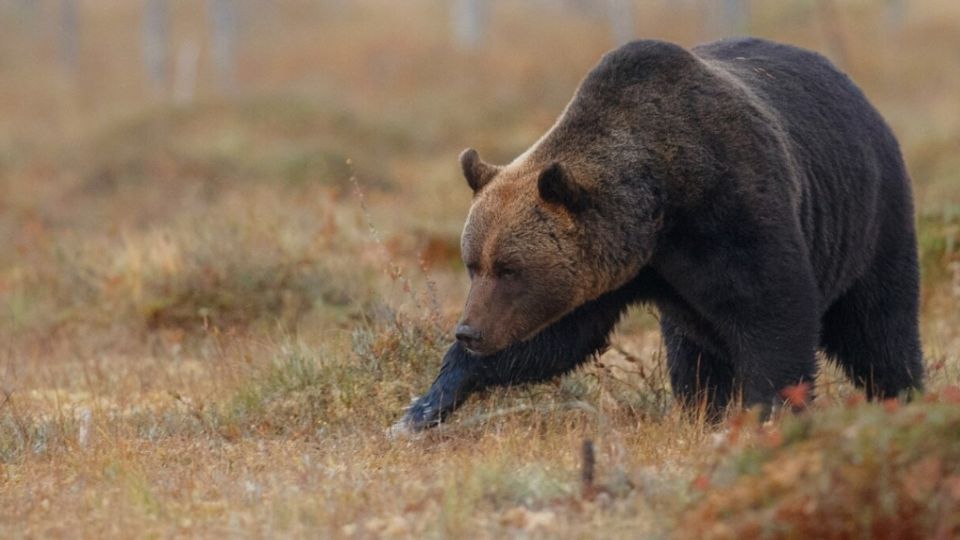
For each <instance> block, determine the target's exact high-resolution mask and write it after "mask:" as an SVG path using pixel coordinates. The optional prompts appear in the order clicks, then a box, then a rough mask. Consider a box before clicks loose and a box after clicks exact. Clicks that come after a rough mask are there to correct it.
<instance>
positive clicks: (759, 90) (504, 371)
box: [398, 39, 923, 430]
mask: <svg viewBox="0 0 960 540" xmlns="http://www.w3.org/2000/svg"><path fill="white" fill-rule="evenodd" d="M461 165H462V167H463V172H464V176H465V177H466V179H467V182H468V184H469V185H470V187H471V188H472V189H473V191H474V202H473V205H472V207H471V209H470V214H469V216H468V218H467V222H466V225H465V227H464V232H463V237H462V245H461V249H462V253H463V257H464V262H465V263H466V265H467V268H468V269H469V271H470V274H471V289H470V293H469V295H468V299H467V303H466V307H465V309H464V316H463V319H462V320H461V322H460V324H459V325H458V326H457V331H456V333H457V338H458V341H457V343H455V344H454V345H453V346H452V347H451V348H450V349H449V351H448V352H447V353H446V355H445V357H444V360H443V365H442V367H441V369H440V374H439V375H438V376H437V379H436V381H435V382H434V384H433V386H432V387H431V388H430V390H429V391H428V392H427V393H426V394H425V395H424V396H422V397H421V398H419V399H418V400H417V401H416V402H415V403H414V404H413V405H412V406H411V407H410V408H409V409H408V410H407V413H406V415H405V417H404V419H403V420H401V422H400V423H399V424H398V427H400V428H404V429H414V430H416V429H421V428H424V427H426V426H429V425H431V424H435V423H437V422H439V421H441V420H442V418H443V417H444V416H445V415H446V414H448V413H449V412H451V411H452V410H453V409H454V408H456V407H457V406H458V405H459V404H460V403H462V402H463V400H464V399H465V398H466V397H467V396H468V395H469V394H471V393H472V392H474V391H477V390H479V389H482V388H484V387H488V386H492V385H513V384H520V383H527V382H536V381H544V380H547V379H550V378H553V377H556V376H558V375H561V374H563V373H567V372H569V371H571V370H572V369H574V368H576V367H577V366H579V365H581V364H582V363H583V362H584V361H586V360H587V359H589V358H591V357H592V356H594V355H596V354H598V353H599V352H602V351H603V349H604V348H605V347H606V345H607V339H608V335H609V334H610V332H611V330H612V329H613V327H614V325H615V324H616V323H617V321H618V319H619V318H620V316H621V314H622V313H623V312H624V311H625V310H626V308H627V307H628V306H630V305H631V304H634V303H638V302H649V303H652V304H653V305H655V306H656V307H657V309H658V310H659V312H660V321H661V329H662V334H663V339H664V342H665V344H666V349H667V363H668V367H669V373H670V381H671V384H672V387H673V390H674V393H675V394H676V395H677V397H678V398H679V400H680V401H681V402H682V403H684V404H686V405H697V404H701V403H706V404H707V406H708V409H709V411H711V413H712V414H718V413H719V412H721V411H722V410H723V409H724V408H726V407H727V405H728V404H730V403H732V402H734V401H737V402H740V403H743V404H744V405H748V406H749V405H756V404H760V405H762V406H764V407H769V406H771V405H773V404H774V403H775V402H776V401H777V400H778V399H779V397H778V396H779V395H780V392H781V390H782V389H784V388H785V387H788V386H791V385H796V384H798V383H811V382H812V381H813V379H814V376H815V370H816V360H815V352H816V350H817V349H818V348H820V349H821V350H823V351H824V352H825V353H826V355H827V356H828V357H829V358H831V359H832V360H833V361H835V362H837V363H838V364H839V365H840V366H841V367H842V368H843V370H844V372H845V373H846V374H847V375H848V376H849V377H850V379H851V380H852V381H853V382H854V383H855V384H856V385H858V386H859V387H862V388H864V389H865V390H866V393H867V396H868V397H870V398H887V397H893V396H898V395H900V394H903V393H909V391H911V390H914V389H919V388H921V386H922V379H923V367H922V356H921V349H920V340H919V333H918V324H917V309H918V292H919V291H918V289H919V277H918V276H919V272H918V267H917V254H916V238H915V232H914V223H913V220H914V217H913V203H912V197H911V193H910V182H909V178H908V177H907V173H906V170H905V168H904V164H903V160H902V158H901V155H900V150H899V147H898V144H897V141H896V139H895V138H894V136H893V134H892V133H891V131H890V129H889V128H888V127H887V125H886V123H885V122H884V121H883V119H882V118H881V117H880V114H879V113H878V112H877V111H876V110H875V109H874V108H873V107H872V106H871V105H870V103H868V102H867V100H866V98H865V97H864V95H863V94H862V93H861V91H860V90H859V89H858V88H857V87H856V86H855V85H854V84H853V83H852V82H851V81H850V79H849V78H847V77H846V76H845V75H844V74H843V73H841V72H839V71H838V70H837V69H836V68H835V67H833V66H832V65H831V64H830V62H829V61H827V60H826V59H825V58H824V57H822V56H820V55H818V54H815V53H812V52H808V51H805V50H801V49H798V48H795V47H791V46H787V45H781V44H777V43H772V42H769V41H764V40H759V39H736V40H724V41H719V42H716V43H711V44H707V45H702V46H699V47H695V48H693V49H692V50H689V51H688V50H685V49H683V48H681V47H679V46H677V45H673V44H670V43H664V42H658V41H636V42H633V43H630V44H627V45H625V46H623V47H621V48H619V49H616V50H614V51H612V52H610V53H608V54H607V55H606V56H604V57H603V59H602V61H601V62H600V64H599V65H598V66H597V67H596V68H594V69H593V71H591V72H590V73H589V74H588V75H587V76H586V78H585V79H584V80H583V82H582V83H581V84H580V87H579V89H578V90H577V92H576V95H575V96H574V97H573V99H572V101H571V102H570V103H569V104H568V105H567V108H566V110H565V111H564V112H563V114H562V115H561V116H560V118H559V119H558V120H557V122H556V124H555V125H554V126H553V127H552V128H551V129H550V130H549V131H548V132H547V133H546V134H545V135H544V136H543V137H542V138H541V139H540V140H539V141H537V142H536V143H535V144H534V145H533V146H532V147H531V148H530V149H529V150H527V151H526V152H525V153H524V154H522V155H521V156H519V157H518V158H517V159H515V160H514V161H513V162H512V163H510V164H509V165H506V166H502V167H498V166H494V165H489V164H486V163H484V162H482V161H481V160H480V159H479V157H478V156H477V153H476V152H475V151H473V150H467V151H465V152H464V153H463V154H462V155H461Z"/></svg>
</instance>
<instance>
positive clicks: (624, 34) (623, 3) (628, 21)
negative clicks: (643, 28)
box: [607, 0, 636, 45]
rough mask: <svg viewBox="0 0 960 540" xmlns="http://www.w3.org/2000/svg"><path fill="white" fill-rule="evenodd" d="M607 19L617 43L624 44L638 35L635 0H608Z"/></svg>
mask: <svg viewBox="0 0 960 540" xmlns="http://www.w3.org/2000/svg"><path fill="white" fill-rule="evenodd" d="M607 19H608V20H609V21H610V34H611V37H612V38H613V41H614V43H615V44H616V45H623V44H624V43H626V42H628V41H631V40H633V39H634V38H635V37H636V29H635V27H634V21H635V18H634V5H633V0H607Z"/></svg>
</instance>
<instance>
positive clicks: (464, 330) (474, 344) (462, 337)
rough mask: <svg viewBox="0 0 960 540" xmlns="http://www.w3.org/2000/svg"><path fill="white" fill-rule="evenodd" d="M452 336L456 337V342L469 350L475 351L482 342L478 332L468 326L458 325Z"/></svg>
mask: <svg viewBox="0 0 960 540" xmlns="http://www.w3.org/2000/svg"><path fill="white" fill-rule="evenodd" d="M454 334H455V335H456V336H457V341H459V342H460V343H462V344H463V345H464V346H465V347H466V348H468V349H470V350H476V349H477V348H478V347H479V345H480V344H481V343H482V342H483V337H482V336H481V335H480V331H479V330H477V329H476V328H474V327H472V326H470V325H468V324H458V325H457V328H456V330H455V331H454Z"/></svg>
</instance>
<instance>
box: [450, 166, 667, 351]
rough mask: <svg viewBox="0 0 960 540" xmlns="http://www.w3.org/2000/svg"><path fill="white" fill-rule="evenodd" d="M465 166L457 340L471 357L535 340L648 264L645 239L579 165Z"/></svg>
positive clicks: (618, 206)
mask: <svg viewBox="0 0 960 540" xmlns="http://www.w3.org/2000/svg"><path fill="white" fill-rule="evenodd" d="M460 163H461V166H462V168H463V174H464V176H465V177H466V180H467V183H468V184H469V186H470V188H471V189H472V190H473V192H474V199H473V204H472V206H471V208H470V213H469V215H468V217H467V221H466V224H465V226H464V230H463V236H462V238H461V245H460V248H461V253H462V256H463V262H464V264H465V265H466V267H467V270H468V272H469V274H470V280H471V285H470V292H469V294H468V297H467V302H466V306H465V308H464V312H463V317H462V318H461V320H460V322H459V323H458V324H457V328H456V336H457V339H458V340H459V341H460V342H461V343H462V344H463V345H464V346H465V347H466V348H467V349H468V350H469V351H471V352H472V353H474V354H477V355H489V354H492V353H495V352H497V351H500V350H502V349H504V348H506V347H508V346H510V345H511V344H513V343H515V342H517V341H523V340H526V339H528V338H530V337H532V336H533V335H535V334H536V333H537V332H539V331H540V330H542V329H543V328H545V327H546V326H548V325H549V324H551V323H553V322H555V321H557V320H558V319H560V318H561V317H563V316H564V315H565V314H567V313H569V312H570V311H572V310H573V309H575V308H576V307H578V306H579V305H581V304H583V303H585V302H587V301H589V300H592V299H594V298H596V297H598V296H600V295H601V294H603V293H605V292H607V291H610V290H613V289H615V288H617V287H619V286H620V285H622V284H624V283H626V282H627V281H628V280H629V279H630V278H632V277H633V276H634V275H636V273H637V272H638V271H639V269H640V267H641V266H642V265H643V264H644V263H645V262H646V260H645V259H646V258H647V257H648V256H649V249H648V248H649V242H644V239H643V236H644V232H643V231H640V232H639V233H638V232H637V231H636V230H635V229H636V228H635V227H633V226H632V225H629V222H630V221H631V218H630V217H629V216H628V215H624V214H623V210H622V208H621V207H620V205H619V204H617V202H616V201H618V200H619V199H620V198H617V197H608V196H606V197H604V196H601V191H600V188H599V183H598V182H596V178H587V177H589V176H591V173H590V170H589V168H584V167H583V166H582V164H580V163H576V162H573V161H570V162H568V163H565V162H563V161H559V160H553V159H550V158H546V157H544V156H537V157H531V156H530V155H525V156H521V157H520V158H517V160H515V161H514V162H513V163H511V164H510V165H507V166H503V167H500V166H495V165H491V164H488V163H484V162H483V161H481V160H480V158H479V156H478V155H477V152H476V151H474V150H472V149H468V150H466V151H464V152H463V154H461V156H460ZM581 176H582V177H581ZM610 214H619V215H616V216H614V217H613V219H612V220H611V218H610ZM627 236H632V237H633V238H634V240H633V241H632V242H628V238H627ZM628 246H647V248H645V249H643V250H642V251H643V253H642V254H639V255H637V254H636V253H632V251H634V252H635V251H636V250H632V248H631V247H628Z"/></svg>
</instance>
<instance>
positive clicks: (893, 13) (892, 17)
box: [887, 0, 907, 31]
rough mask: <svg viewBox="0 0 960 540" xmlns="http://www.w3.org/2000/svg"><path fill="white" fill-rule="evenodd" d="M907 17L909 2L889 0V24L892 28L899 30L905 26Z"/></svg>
mask: <svg viewBox="0 0 960 540" xmlns="http://www.w3.org/2000/svg"><path fill="white" fill-rule="evenodd" d="M906 18H907V3H906V1H905V0H887V25H889V26H890V29H891V30H894V31H899V30H900V29H901V28H903V21H904V20H905V19H906Z"/></svg>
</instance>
